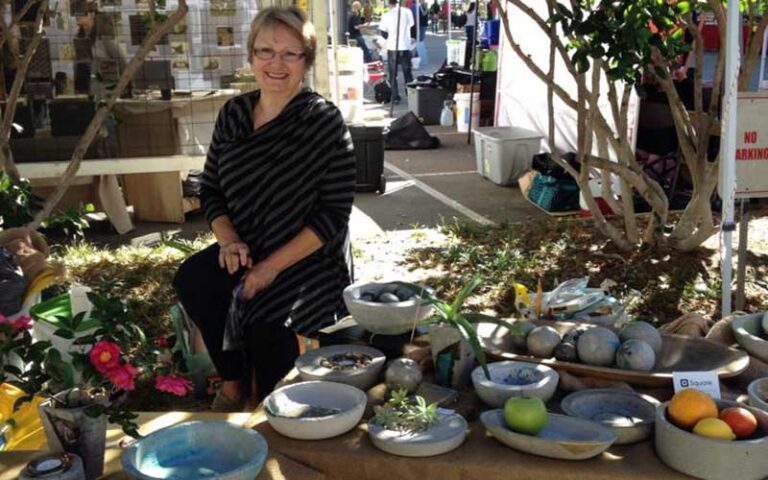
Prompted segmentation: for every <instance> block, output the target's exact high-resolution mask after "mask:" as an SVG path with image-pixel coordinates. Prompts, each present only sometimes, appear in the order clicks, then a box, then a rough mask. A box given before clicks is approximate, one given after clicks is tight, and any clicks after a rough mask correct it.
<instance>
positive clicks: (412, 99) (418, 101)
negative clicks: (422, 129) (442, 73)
mask: <svg viewBox="0 0 768 480" xmlns="http://www.w3.org/2000/svg"><path fill="white" fill-rule="evenodd" d="M447 96H448V90H445V89H443V88H440V87H436V86H431V85H412V86H411V85H409V86H408V110H410V111H412V112H413V113H414V114H415V115H416V116H417V117H419V120H420V121H421V123H422V124H424V125H438V124H440V112H441V109H442V107H443V102H445V98H446V97H447Z"/></svg>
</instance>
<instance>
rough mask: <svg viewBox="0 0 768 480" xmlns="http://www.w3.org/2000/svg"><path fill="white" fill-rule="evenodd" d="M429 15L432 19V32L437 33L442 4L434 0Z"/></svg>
mask: <svg viewBox="0 0 768 480" xmlns="http://www.w3.org/2000/svg"><path fill="white" fill-rule="evenodd" d="M429 17H430V19H431V20H432V33H437V26H438V25H437V24H438V23H439V22H440V5H439V4H438V3H437V0H434V1H433V2H432V6H431V7H429Z"/></svg>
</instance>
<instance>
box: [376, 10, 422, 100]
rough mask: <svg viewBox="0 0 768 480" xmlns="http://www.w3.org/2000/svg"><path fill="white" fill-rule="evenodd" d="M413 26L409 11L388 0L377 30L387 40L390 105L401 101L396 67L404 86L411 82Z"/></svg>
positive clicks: (411, 15)
mask: <svg viewBox="0 0 768 480" xmlns="http://www.w3.org/2000/svg"><path fill="white" fill-rule="evenodd" d="M413 25H414V21H413V14H412V13H411V11H410V10H408V9H407V8H403V7H400V6H399V5H398V0H389V11H388V12H387V13H385V14H384V15H382V17H381V23H380V24H379V29H380V30H381V32H382V34H383V35H384V36H385V37H386V39H387V70H388V72H389V83H390V84H391V85H392V103H395V104H397V103H400V101H401V99H400V90H399V89H398V88H397V66H398V65H400V66H401V67H402V69H403V78H404V80H405V83H406V84H408V83H410V82H412V81H413V73H412V71H411V34H410V32H411V27H413ZM398 26H399V28H398ZM403 90H405V86H403Z"/></svg>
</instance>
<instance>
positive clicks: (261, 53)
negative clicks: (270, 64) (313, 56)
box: [253, 47, 306, 63]
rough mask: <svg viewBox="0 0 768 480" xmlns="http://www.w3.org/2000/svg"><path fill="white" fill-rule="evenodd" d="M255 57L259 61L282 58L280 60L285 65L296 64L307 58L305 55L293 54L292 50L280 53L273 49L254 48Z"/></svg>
mask: <svg viewBox="0 0 768 480" xmlns="http://www.w3.org/2000/svg"><path fill="white" fill-rule="evenodd" d="M253 55H254V56H256V58H258V59H259V60H274V58H275V57H276V56H278V57H280V60H282V61H284V62H285V63H296V62H298V61H300V60H301V59H302V58H304V57H305V56H306V55H305V54H304V53H299V52H293V51H291V50H285V51H283V52H279V53H278V52H276V51H274V50H272V49H271V48H259V47H254V48H253Z"/></svg>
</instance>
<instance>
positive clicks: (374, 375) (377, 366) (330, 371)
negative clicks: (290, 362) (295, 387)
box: [294, 345, 386, 390]
mask: <svg viewBox="0 0 768 480" xmlns="http://www.w3.org/2000/svg"><path fill="white" fill-rule="evenodd" d="M355 356H358V357H360V356H364V357H367V358H368V359H370V362H369V363H368V364H367V365H365V366H357V367H354V366H353V363H354V362H353V358H354V357H355ZM333 358H337V359H340V360H342V361H343V362H346V363H341V364H340V365H339V366H338V367H336V368H329V366H328V359H333ZM385 361H386V357H384V354H383V353H381V352H380V351H379V350H376V349H375V348H371V347H367V346H364V345H331V346H329V347H322V348H318V349H315V350H308V351H307V353H305V354H304V355H302V356H300V357H299V358H297V359H296V362H295V363H294V366H295V367H296V369H297V370H298V371H299V375H300V376H301V379H302V380H308V381H309V380H323V381H327V382H337V383H346V384H347V385H352V386H353V387H357V388H359V389H361V390H368V389H369V388H371V387H372V386H373V385H375V384H376V381H377V380H378V378H379V374H381V369H382V368H384V362H385Z"/></svg>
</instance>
